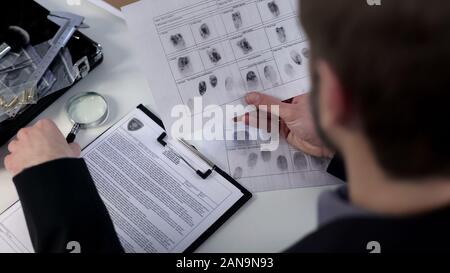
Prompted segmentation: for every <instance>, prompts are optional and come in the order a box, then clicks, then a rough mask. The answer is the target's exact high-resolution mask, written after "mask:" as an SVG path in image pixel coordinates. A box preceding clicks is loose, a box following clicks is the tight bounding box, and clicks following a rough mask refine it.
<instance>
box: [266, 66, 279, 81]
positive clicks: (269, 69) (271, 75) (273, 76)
mask: <svg viewBox="0 0 450 273" xmlns="http://www.w3.org/2000/svg"><path fill="white" fill-rule="evenodd" d="M264 77H266V79H267V80H268V81H270V82H271V83H276V82H277V81H278V75H277V72H276V70H275V68H274V67H273V66H272V65H266V66H265V67H264Z"/></svg>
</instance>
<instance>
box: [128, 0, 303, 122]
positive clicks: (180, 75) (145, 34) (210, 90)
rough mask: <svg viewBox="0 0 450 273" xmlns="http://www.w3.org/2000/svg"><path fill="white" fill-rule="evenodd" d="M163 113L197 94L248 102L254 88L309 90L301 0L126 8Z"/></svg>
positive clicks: (173, 2)
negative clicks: (299, 0)
mask: <svg viewBox="0 0 450 273" xmlns="http://www.w3.org/2000/svg"><path fill="white" fill-rule="evenodd" d="M122 11H123V13H124V15H125V18H126V21H127V24H128V26H129V30H130V32H131V33H132V35H133V37H134V42H135V43H134V44H135V49H136V50H137V51H138V53H139V54H140V56H141V58H140V61H141V65H142V67H143V69H144V71H145V74H146V76H147V79H148V82H149V85H150V88H151V90H152V91H153V97H154V99H155V100H156V101H157V103H158V110H159V114H160V115H161V117H162V119H163V121H164V124H165V125H166V126H167V127H169V128H170V126H171V125H172V124H173V122H174V121H175V119H174V118H173V117H172V116H171V109H172V108H173V106H175V105H187V106H189V107H190V108H191V111H192V113H193V114H199V112H201V111H202V110H201V109H194V108H193V103H194V98H195V97H201V98H202V99H203V104H204V105H205V106H207V105H218V106H224V105H226V104H228V105H236V104H244V105H245V103H244V100H243V98H244V96H245V94H246V93H248V92H249V91H260V92H263V93H265V94H269V95H272V96H275V97H278V98H280V99H288V98H291V97H294V96H296V95H299V94H302V93H305V92H307V91H308V90H309V78H308V58H309V46H308V41H307V39H306V36H305V34H304V32H303V31H302V29H301V28H300V27H299V26H300V24H299V20H298V16H297V12H296V11H297V0H275V1H273V0H250V1H248V0H207V1H205V0H187V1H186V0H151V1H140V2H137V3H134V4H131V5H128V6H125V7H123V8H122Z"/></svg>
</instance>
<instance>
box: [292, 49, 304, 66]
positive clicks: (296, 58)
mask: <svg viewBox="0 0 450 273" xmlns="http://www.w3.org/2000/svg"><path fill="white" fill-rule="evenodd" d="M291 59H292V60H293V61H294V63H296V64H298V65H301V64H302V61H303V60H302V56H301V55H300V53H298V52H297V51H296V50H292V51H291Z"/></svg>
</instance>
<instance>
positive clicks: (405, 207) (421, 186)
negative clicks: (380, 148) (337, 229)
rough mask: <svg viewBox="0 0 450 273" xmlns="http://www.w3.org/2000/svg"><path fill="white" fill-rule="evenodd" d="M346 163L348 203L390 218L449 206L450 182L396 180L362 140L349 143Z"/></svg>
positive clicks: (437, 180)
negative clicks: (382, 166) (377, 160)
mask: <svg viewBox="0 0 450 273" xmlns="http://www.w3.org/2000/svg"><path fill="white" fill-rule="evenodd" d="M347 148H348V149H346V150H347V151H346V152H344V154H343V156H344V158H345V161H346V167H347V173H348V174H347V176H348V185H349V194H350V199H351V201H352V202H353V203H354V204H355V205H356V206H359V207H361V208H364V209H367V210H369V211H372V212H375V213H379V214H384V215H393V216H403V215H405V216H406V215H411V214H417V213H425V212H428V211H432V210H435V209H439V208H443V207H446V206H450V179H449V178H447V179H445V178H442V179H439V178H428V179H404V180H402V179H396V178H392V177H390V176H389V175H387V174H386V172H385V171H383V170H382V169H381V168H380V166H379V165H378V163H377V162H376V160H375V158H374V155H373V153H372V152H371V149H370V147H369V145H368V144H367V143H365V141H364V139H363V138H362V137H356V139H352V140H351V141H349V142H348V145H347Z"/></svg>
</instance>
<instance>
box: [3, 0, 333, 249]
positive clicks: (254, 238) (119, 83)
mask: <svg viewBox="0 0 450 273" xmlns="http://www.w3.org/2000/svg"><path fill="white" fill-rule="evenodd" d="M37 2H39V3H40V4H42V5H43V6H45V7H46V8H47V9H49V10H62V11H70V12H73V13H76V14H79V15H82V16H84V17H85V18H86V21H85V22H86V23H87V24H88V25H90V28H89V29H83V30H82V32H83V33H85V34H86V35H88V36H89V37H91V38H92V39H93V40H95V41H96V42H98V43H100V44H102V45H103V48H104V55H105V58H104V61H103V63H102V64H101V65H100V66H99V67H98V68H97V69H95V70H94V71H93V72H92V73H91V74H89V75H88V76H87V77H86V78H85V79H84V80H83V81H81V82H79V83H78V84H77V85H76V86H75V87H73V88H72V89H71V90H70V91H69V92H67V93H66V94H64V96H62V97H61V98H60V99H59V100H58V101H57V102H56V103H54V104H53V105H52V106H51V107H49V108H48V109H47V110H46V111H44V112H43V113H42V114H41V115H40V116H39V117H38V118H37V119H36V120H38V119H41V118H44V117H45V118H50V119H52V120H53V121H55V122H56V124H57V125H58V127H59V128H60V129H61V130H62V131H63V132H64V133H67V132H69V131H70V128H71V124H70V122H69V120H68V119H67V117H66V115H65V112H64V104H65V102H66V100H67V99H68V98H69V97H70V96H72V95H74V94H76V93H78V92H83V91H96V92H99V93H101V94H103V95H105V96H106V97H107V99H108V101H109V103H110V108H111V116H110V118H109V120H108V122H107V123H106V124H105V125H104V126H103V127H101V128H98V129H90V130H87V131H82V132H81V133H80V134H79V137H78V138H77V141H78V142H79V143H80V145H81V146H82V147H83V146H85V145H87V144H88V143H89V142H90V141H92V140H93V139H94V138H95V137H96V136H97V135H98V134H100V133H101V132H103V131H104V130H105V129H106V128H108V127H109V126H110V125H112V124H113V123H115V122H117V121H118V120H119V119H120V118H121V117H122V116H124V115H125V114H127V113H128V112H130V111H131V110H132V109H133V108H135V107H136V106H137V105H138V104H140V103H142V104H144V105H147V106H149V107H150V108H151V109H154V110H156V108H155V105H156V104H155V102H154V101H153V98H152V96H151V93H150V90H149V88H148V86H147V83H146V80H145V78H144V76H143V74H142V73H141V72H140V70H139V67H138V65H137V63H136V59H137V56H136V55H135V54H134V53H133V52H131V51H130V47H131V45H130V37H129V35H128V33H127V27H126V24H125V22H124V21H122V20H121V19H119V18H117V17H115V16H113V15H110V14H109V13H108V12H106V11H104V10H102V9H100V8H98V7H96V6H94V5H92V4H91V3H89V2H87V1H86V0H81V1H80V2H81V5H79V6H71V5H69V4H68V3H73V2H77V1H72V0H66V1H64V0H38V1H37ZM5 146H6V145H5ZM5 146H4V147H2V148H0V161H1V163H0V211H2V210H4V209H5V208H7V207H8V206H9V205H11V204H12V203H13V202H14V201H16V200H17V199H18V197H17V194H16V191H15V188H14V185H13V183H12V179H11V176H10V175H9V174H8V173H7V172H6V170H5V168H4V166H3V158H4V157H5V155H6V153H7V151H6V147H5ZM329 188H330V187H321V188H306V189H294V190H287V191H278V192H266V193H258V194H255V195H254V198H253V199H252V200H251V201H250V202H249V203H248V204H247V205H246V206H245V207H244V208H242V209H241V210H240V211H238V213H237V214H236V215H234V216H233V217H232V218H231V219H230V220H229V221H227V222H226V223H225V225H223V226H222V227H221V228H220V229H219V230H218V231H217V232H216V233H215V234H214V235H212V236H211V238H210V239H208V240H207V241H206V242H205V243H204V244H203V245H202V246H201V247H200V248H199V249H198V252H278V251H282V250H283V249H285V248H286V247H288V246H289V245H291V244H292V243H294V242H295V241H297V240H298V239H300V238H301V237H303V236H304V235H306V234H307V233H309V232H310V231H312V230H313V229H314V228H315V226H316V224H317V220H316V218H317V198H318V195H319V194H320V193H321V192H322V191H323V190H326V189H329Z"/></svg>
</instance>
